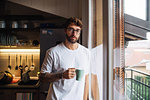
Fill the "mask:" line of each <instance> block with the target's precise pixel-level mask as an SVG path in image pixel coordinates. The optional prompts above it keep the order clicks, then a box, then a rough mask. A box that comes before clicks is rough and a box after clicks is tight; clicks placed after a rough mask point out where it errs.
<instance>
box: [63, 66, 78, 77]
mask: <svg viewBox="0 0 150 100" xmlns="http://www.w3.org/2000/svg"><path fill="white" fill-rule="evenodd" d="M75 71H76V69H75V68H68V70H66V71H65V72H64V73H63V78H64V79H71V78H74V77H75V75H76V72H75Z"/></svg>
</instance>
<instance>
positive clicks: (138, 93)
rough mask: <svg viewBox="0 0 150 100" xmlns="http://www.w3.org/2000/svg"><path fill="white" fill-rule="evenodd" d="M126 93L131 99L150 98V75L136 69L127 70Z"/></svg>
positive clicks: (145, 99) (142, 99) (149, 99)
mask: <svg viewBox="0 0 150 100" xmlns="http://www.w3.org/2000/svg"><path fill="white" fill-rule="evenodd" d="M125 74H126V75H125V94H126V96H128V98H130V100H150V75H149V74H147V73H144V72H141V71H137V70H134V69H126V70H125Z"/></svg>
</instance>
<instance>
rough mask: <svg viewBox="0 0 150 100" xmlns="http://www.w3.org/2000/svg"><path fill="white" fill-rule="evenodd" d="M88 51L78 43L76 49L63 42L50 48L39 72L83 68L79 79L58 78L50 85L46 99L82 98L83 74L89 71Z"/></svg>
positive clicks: (76, 99) (74, 99) (72, 99)
mask: <svg viewBox="0 0 150 100" xmlns="http://www.w3.org/2000/svg"><path fill="white" fill-rule="evenodd" d="M89 65H90V52H89V50H88V49H87V48H85V47H83V46H82V45H80V44H78V48H77V49H76V50H70V49H68V48H67V47H66V46H65V45H64V44H63V43H61V44H58V45H57V46H55V47H53V48H50V49H48V50H47V52H46V56H45V59H44V62H43V65H42V68H41V73H45V72H49V73H56V72H63V71H65V70H67V69H68V68H80V69H84V77H83V78H82V80H81V81H77V80H76V77H74V78H73V79H60V80H58V81H55V82H53V83H52V85H50V87H49V91H48V95H47V100H83V94H84V85H85V75H86V74H88V72H89Z"/></svg>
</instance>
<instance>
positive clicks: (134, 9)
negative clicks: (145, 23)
mask: <svg viewBox="0 0 150 100" xmlns="http://www.w3.org/2000/svg"><path fill="white" fill-rule="evenodd" d="M124 10H125V11H124V12H125V13H126V14H129V15H132V16H135V17H138V18H140V19H143V20H146V0H124Z"/></svg>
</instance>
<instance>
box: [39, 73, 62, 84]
mask: <svg viewBox="0 0 150 100" xmlns="http://www.w3.org/2000/svg"><path fill="white" fill-rule="evenodd" d="M62 74H63V73H40V76H39V79H40V81H42V82H54V81H57V80H60V79H62V76H63V75H62Z"/></svg>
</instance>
